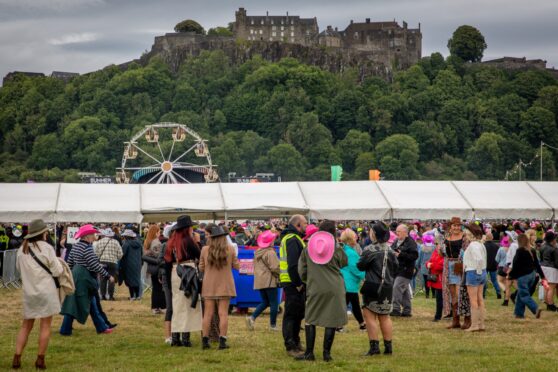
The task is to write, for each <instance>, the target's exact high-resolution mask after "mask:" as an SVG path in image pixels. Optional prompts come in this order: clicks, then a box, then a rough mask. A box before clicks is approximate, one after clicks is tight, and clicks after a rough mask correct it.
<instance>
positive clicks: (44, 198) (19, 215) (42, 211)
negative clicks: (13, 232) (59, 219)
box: [0, 183, 60, 223]
mask: <svg viewBox="0 0 558 372" xmlns="http://www.w3.org/2000/svg"><path fill="white" fill-rule="evenodd" d="M59 187H60V184H59V183H3V184H0V190H1V191H0V221H5V222H22V223H29V222H31V221H32V220H34V219H38V218H40V219H42V220H43V221H45V222H54V221H55V211H56V200H57V198H58V188H59Z"/></svg>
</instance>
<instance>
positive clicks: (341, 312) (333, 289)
mask: <svg viewBox="0 0 558 372" xmlns="http://www.w3.org/2000/svg"><path fill="white" fill-rule="evenodd" d="M335 233H336V231H335V223H334V222H333V221H328V220H325V221H323V222H322V223H321V224H320V231H318V232H316V233H314V234H313V235H312V237H310V240H309V241H308V248H307V249H305V250H303V251H302V254H301V255H300V259H299V261H298V272H299V274H300V277H301V278H302V281H303V282H305V283H306V288H307V289H306V310H305V316H304V319H305V322H306V326H305V333H306V351H305V352H304V354H303V355H300V356H297V357H295V359H297V360H315V357H314V342H315V340H316V326H320V327H324V328H325V334H324V346H323V359H324V361H326V362H329V361H330V360H332V358H331V347H332V346H333V339H334V337H335V331H336V329H337V328H342V327H343V326H344V325H345V324H347V304H346V299H345V283H344V281H343V276H342V274H341V268H343V267H345V266H347V263H348V259H347V255H346V254H345V252H344V251H343V248H342V247H341V246H340V245H337V243H336V241H335Z"/></svg>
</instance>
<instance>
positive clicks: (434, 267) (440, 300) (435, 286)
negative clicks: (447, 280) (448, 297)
mask: <svg viewBox="0 0 558 372" xmlns="http://www.w3.org/2000/svg"><path fill="white" fill-rule="evenodd" d="M422 239H423V242H424V245H428V244H432V245H434V240H435V239H434V237H433V236H431V235H424V236H423V238H422ZM426 268H427V270H428V275H427V276H426V277H425V282H426V285H427V286H428V287H430V289H432V295H433V296H435V297H436V314H435V315H434V320H433V321H434V322H438V321H440V320H442V309H443V307H444V297H443V293H442V275H443V272H444V256H443V252H442V246H441V245H437V246H436V248H435V249H434V251H433V252H432V255H431V256H430V259H429V260H428V261H427V262H426ZM434 277H435V278H434ZM432 279H435V280H432Z"/></svg>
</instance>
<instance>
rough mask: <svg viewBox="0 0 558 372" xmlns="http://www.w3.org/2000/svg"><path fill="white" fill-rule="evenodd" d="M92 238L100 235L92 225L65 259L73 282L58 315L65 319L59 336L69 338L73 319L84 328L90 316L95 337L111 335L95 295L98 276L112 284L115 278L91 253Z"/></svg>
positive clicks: (81, 233)
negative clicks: (72, 289)
mask: <svg viewBox="0 0 558 372" xmlns="http://www.w3.org/2000/svg"><path fill="white" fill-rule="evenodd" d="M95 234H99V231H98V230H97V229H96V228H95V227H93V225H90V224H88V225H83V226H82V227H81V228H80V229H79V230H78V232H77V233H76V238H77V239H79V241H78V242H77V243H75V244H74V245H73V246H72V250H71V251H70V255H69V256H68V265H69V266H70V268H71V269H72V276H73V278H74V284H75V294H73V295H71V296H66V299H65V300H64V304H63V305H62V310H61V311H60V314H62V315H64V321H63V322H62V326H61V327H60V334H61V335H63V336H70V335H71V334H72V324H73V322H74V319H76V320H77V321H78V322H80V323H81V324H85V321H86V320H87V317H88V316H89V315H91V319H92V320H93V324H94V325H95V329H96V330H97V333H112V331H113V329H112V327H111V326H112V324H110V323H108V322H107V320H106V318H104V317H103V316H102V314H101V311H102V310H101V308H100V302H99V301H98V298H97V296H96V295H95V293H98V291H99V283H98V281H97V275H99V276H101V277H102V278H108V279H109V281H110V282H111V283H114V277H112V276H111V275H110V274H109V273H108V272H107V270H106V269H105V268H104V267H103V265H101V262H100V261H99V258H98V257H97V255H95V252H94V250H93V242H94V241H95V240H96V239H97V238H96V236H95ZM83 293H89V295H88V296H81V295H80V296H78V294H83ZM91 293H93V294H91Z"/></svg>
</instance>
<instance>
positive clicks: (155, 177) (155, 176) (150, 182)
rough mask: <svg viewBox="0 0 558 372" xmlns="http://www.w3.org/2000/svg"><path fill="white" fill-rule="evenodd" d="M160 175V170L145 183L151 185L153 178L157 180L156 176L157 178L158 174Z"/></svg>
mask: <svg viewBox="0 0 558 372" xmlns="http://www.w3.org/2000/svg"><path fill="white" fill-rule="evenodd" d="M161 173H163V171H162V170H160V171H159V172H157V173H156V174H155V175H154V176H153V177H151V178H150V179H149V181H147V182H146V183H151V181H153V180H154V179H155V178H157V176H158V175H159V174H161Z"/></svg>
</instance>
